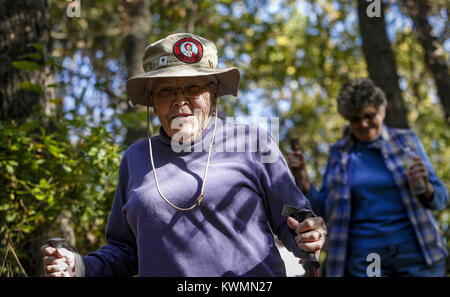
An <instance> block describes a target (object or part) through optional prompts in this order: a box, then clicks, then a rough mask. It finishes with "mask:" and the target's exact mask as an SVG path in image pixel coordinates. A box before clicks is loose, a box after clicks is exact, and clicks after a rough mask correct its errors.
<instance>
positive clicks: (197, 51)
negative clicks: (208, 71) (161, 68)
mask: <svg viewBox="0 0 450 297" xmlns="http://www.w3.org/2000/svg"><path fill="white" fill-rule="evenodd" d="M173 54H174V55H175V57H177V59H178V60H180V61H183V62H185V63H196V62H198V61H200V60H201V58H202V57H203V46H202V44H201V43H200V42H199V41H198V40H196V39H194V38H190V37H186V38H183V39H180V40H178V41H177V42H176V43H175V44H174V45H173Z"/></svg>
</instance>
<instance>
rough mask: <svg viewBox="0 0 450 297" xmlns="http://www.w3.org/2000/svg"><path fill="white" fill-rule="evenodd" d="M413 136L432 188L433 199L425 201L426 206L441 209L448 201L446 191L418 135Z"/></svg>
mask: <svg viewBox="0 0 450 297" xmlns="http://www.w3.org/2000/svg"><path fill="white" fill-rule="evenodd" d="M414 136H415V137H414V138H415V145H416V152H417V153H418V155H419V156H420V157H421V158H422V161H423V163H424V164H425V166H426V167H427V170H428V176H429V177H428V180H429V181H430V184H431V185H432V186H433V188H434V195H433V199H432V200H431V201H430V202H427V203H426V206H428V207H429V208H431V209H433V210H442V209H444V208H445V206H446V205H447V203H448V191H447V189H446V188H445V186H444V184H443V183H442V182H441V181H440V179H439V177H438V176H437V174H436V171H435V170H434V168H433V165H432V164H431V161H430V159H429V158H428V155H427V153H426V151H425V148H424V147H423V145H422V142H421V141H420V139H419V137H417V135H415V134H414Z"/></svg>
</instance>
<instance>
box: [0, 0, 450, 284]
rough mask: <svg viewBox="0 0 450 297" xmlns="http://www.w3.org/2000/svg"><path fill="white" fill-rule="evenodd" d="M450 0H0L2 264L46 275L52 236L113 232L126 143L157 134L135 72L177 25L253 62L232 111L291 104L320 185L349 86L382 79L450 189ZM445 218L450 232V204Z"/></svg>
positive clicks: (289, 125)
mask: <svg viewBox="0 0 450 297" xmlns="http://www.w3.org/2000/svg"><path fill="white" fill-rule="evenodd" d="M449 5H450V4H449V2H448V1H445V0H436V1H427V0H399V1H393V0H390V1H387V0H373V1H365V0H358V1H356V0H353V1H350V0H348V1H337V0H317V1H313V0H296V1H292V0H247V1H243V0H235V1H231V0H221V1H203V0H199V1H195V0H179V1H175V0H159V1H151V0H96V1H94V0H67V1H66V0H17V1H11V0H0V37H1V38H0V106H1V111H0V134H1V137H0V189H2V190H1V192H0V260H1V263H0V264H1V267H0V275H1V276H20V275H28V276H38V275H42V262H41V261H42V260H41V255H40V252H39V250H40V247H41V245H43V244H44V243H45V242H46V240H47V239H49V238H51V237H55V236H61V237H65V238H66V243H67V244H69V245H71V246H73V247H75V249H76V250H77V251H78V252H81V253H87V252H89V251H93V250H95V249H97V248H98V247H100V246H101V245H102V244H104V242H105V239H104V232H105V228H106V224H107V220H108V215H109V210H110V207H111V204H112V200H113V197H114V192H115V186H116V184H117V178H118V166H119V164H120V159H121V156H122V154H123V152H124V151H125V150H126V148H127V147H128V146H129V145H130V144H132V143H133V142H135V141H137V140H139V139H141V138H144V137H145V136H146V131H145V119H146V114H145V110H144V109H142V108H140V107H139V106H132V105H131V104H130V103H129V102H128V98H127V95H126V92H125V88H124V86H125V81H126V79H127V78H128V77H132V76H134V75H136V74H139V73H141V72H143V70H142V66H141V59H142V52H143V49H144V47H145V46H146V45H147V44H149V43H151V42H154V41H156V40H158V39H160V38H163V37H165V36H167V35H169V34H171V33H175V32H192V33H195V34H198V35H201V36H204V37H206V38H207V39H209V40H212V41H214V42H215V43H216V45H217V47H218V50H219V58H220V59H219V64H220V65H219V66H220V67H229V66H235V67H238V68H239V69H240V71H241V85H240V91H239V95H238V97H237V98H235V97H232V96H226V97H223V99H222V100H221V102H220V107H219V108H220V113H221V114H222V115H225V116H230V117H233V116H234V117H236V118H242V119H244V120H245V121H247V122H252V121H254V122H256V121H257V119H258V118H261V117H264V118H269V117H278V118H279V120H280V131H279V137H280V147H281V148H282V150H283V151H285V150H287V149H288V148H289V140H290V139H291V138H292V137H297V138H298V139H299V141H300V144H301V148H302V150H303V152H304V154H305V156H306V159H307V164H308V165H307V166H308V171H309V173H310V176H311V179H312V180H313V182H314V183H315V184H316V185H319V186H320V184H321V177H322V174H323V171H324V166H325V164H326V159H327V153H328V147H329V145H330V144H332V143H334V142H335V141H336V140H338V139H339V138H340V137H341V136H342V132H343V129H344V127H345V124H346V122H345V120H344V119H342V118H341V117H340V116H339V115H338V113H337V108H336V100H335V99H336V96H337V94H338V92H339V89H340V88H341V87H342V85H343V84H344V83H345V82H346V81H348V80H349V79H353V78H357V77H370V78H372V79H373V80H374V81H375V82H376V83H377V84H378V85H380V87H382V88H383V90H384V91H385V93H386V94H387V97H388V101H389V108H388V114H387V118H386V121H385V122H386V124H387V125H388V126H390V127H399V128H411V129H413V130H414V131H415V132H416V133H417V134H418V135H419V137H420V139H421V140H422V142H423V144H424V147H425V149H426V151H427V152H428V155H429V157H430V160H431V162H432V163H433V165H434V168H435V169H436V171H437V173H438V176H439V177H440V178H441V180H442V181H443V182H444V184H445V185H446V187H447V189H449V188H450V145H449V144H450V129H449V126H450V78H449V71H448V64H449V63H448V53H449V50H450V40H449V26H448V11H449ZM153 124H154V131H152V132H156V131H158V130H157V129H158V125H159V123H158V121H157V119H153ZM435 215H436V217H437V219H438V222H439V224H440V228H441V230H442V233H443V235H444V237H445V238H446V239H450V228H449V222H450V207H447V208H446V209H444V210H443V211H438V212H435ZM447 242H448V241H447ZM448 247H449V248H450V242H448ZM447 267H449V265H447ZM447 271H449V269H447Z"/></svg>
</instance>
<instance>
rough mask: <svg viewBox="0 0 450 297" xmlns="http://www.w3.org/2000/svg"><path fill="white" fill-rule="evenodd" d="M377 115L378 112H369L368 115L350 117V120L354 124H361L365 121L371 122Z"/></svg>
mask: <svg viewBox="0 0 450 297" xmlns="http://www.w3.org/2000/svg"><path fill="white" fill-rule="evenodd" d="M376 115H377V112H368V113H365V114H363V115H362V116H356V115H355V116H350V117H349V118H348V120H349V122H350V123H352V124H357V123H360V122H361V121H363V120H367V121H369V122H370V121H372V120H373V119H374V118H375V116H376Z"/></svg>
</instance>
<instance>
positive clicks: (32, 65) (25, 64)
mask: <svg viewBox="0 0 450 297" xmlns="http://www.w3.org/2000/svg"><path fill="white" fill-rule="evenodd" d="M12 64H13V66H14V67H16V68H19V69H22V70H28V71H31V70H41V65H39V64H38V63H36V62H32V61H13V62H12Z"/></svg>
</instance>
